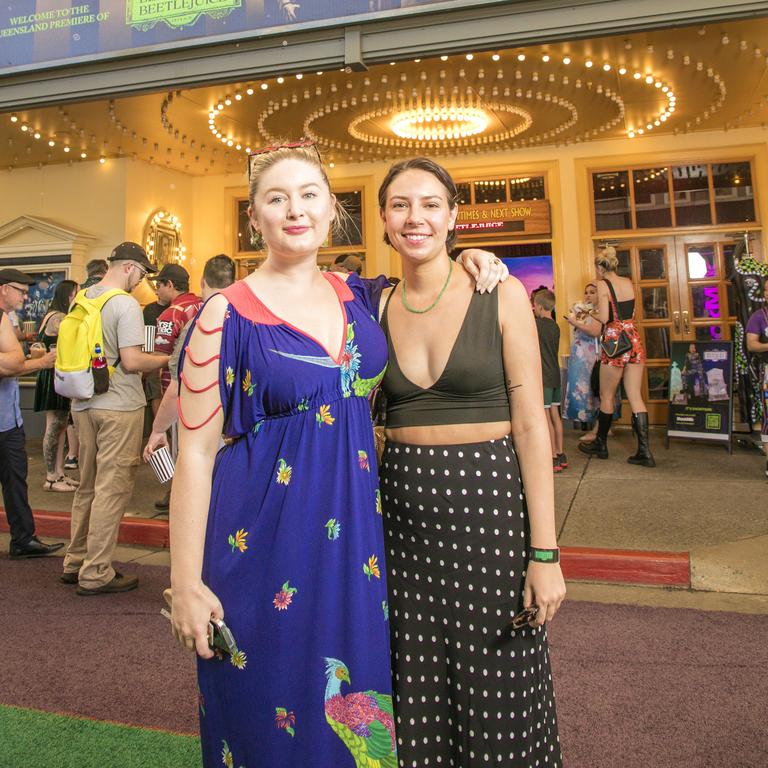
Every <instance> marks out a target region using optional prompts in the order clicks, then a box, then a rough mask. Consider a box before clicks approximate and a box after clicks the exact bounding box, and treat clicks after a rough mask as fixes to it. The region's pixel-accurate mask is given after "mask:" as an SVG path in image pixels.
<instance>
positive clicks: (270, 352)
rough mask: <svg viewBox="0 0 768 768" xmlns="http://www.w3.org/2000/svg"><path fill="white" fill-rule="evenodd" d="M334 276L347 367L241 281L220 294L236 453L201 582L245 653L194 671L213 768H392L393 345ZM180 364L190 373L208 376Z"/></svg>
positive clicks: (223, 374)
mask: <svg viewBox="0 0 768 768" xmlns="http://www.w3.org/2000/svg"><path fill="white" fill-rule="evenodd" d="M325 276H326V279H327V280H328V281H329V283H330V284H331V285H332V286H333V287H334V289H335V291H336V294H337V296H338V299H339V315H340V318H339V322H341V321H342V317H343V322H344V326H345V335H344V339H343V343H342V346H341V349H340V350H338V353H337V354H331V353H329V352H328V350H326V349H325V348H324V347H322V346H321V345H320V344H319V343H318V342H317V341H316V340H314V339H313V338H312V337H310V336H309V335H307V334H306V333H304V332H302V331H301V330H299V329H297V328H295V327H293V326H291V325H290V324H289V323H287V322H285V321H283V320H282V319H280V318H279V317H277V316H275V315H274V314H272V313H271V312H270V311H269V310H268V309H267V308H266V307H265V306H264V304H262V303H261V302H260V301H259V300H258V298H257V297H256V296H255V294H254V293H253V292H252V291H251V289H250V288H249V287H248V286H247V285H246V284H245V283H244V282H242V281H241V282H238V283H235V284H234V285H233V286H230V287H229V288H228V289H226V290H225V291H223V294H224V295H225V296H226V298H227V299H228V301H229V306H228V308H227V310H226V313H225V319H224V323H223V327H222V329H221V334H222V336H221V352H220V358H219V361H218V363H219V382H218V384H219V390H220V393H221V401H222V407H223V411H224V433H225V437H226V438H231V439H232V440H231V442H230V440H227V442H228V443H229V444H227V445H226V446H225V447H224V448H222V449H221V451H220V452H219V454H218V456H217V458H216V463H215V467H214V472H213V483H212V489H211V502H210V509H209V514H208V527H207V531H206V539H205V557H204V565H203V580H204V582H205V583H206V584H207V585H208V586H209V587H210V588H211V589H212V590H213V592H214V593H215V594H216V595H217V596H218V597H219V599H220V600H221V603H222V605H223V607H224V612H225V621H226V623H227V626H228V627H229V628H230V629H231V630H232V633H233V635H234V638H235V641H236V644H237V651H236V653H234V654H232V655H231V656H230V657H227V658H226V659H225V660H219V659H212V660H202V659H199V660H198V681H199V689H200V691H199V693H200V700H199V706H200V733H201V741H202V751H203V764H204V765H205V766H206V767H208V768H212V767H213V766H222V765H224V766H229V767H230V768H239V767H240V766H242V767H243V768H278V766H279V768H286V767H287V766H296V767H297V768H298V766H304V765H307V766H309V765H323V766H334V767H337V766H338V768H344V767H347V766H348V767H349V768H353V767H354V766H364V767H365V768H377V766H382V768H396V766H397V758H396V755H395V738H394V722H393V715H392V699H391V677H390V663H389V639H388V632H389V628H388V607H387V589H386V583H385V568H384V562H383V560H384V548H383V533H382V523H381V517H380V515H381V502H380V494H379V489H378V480H377V471H376V469H377V468H376V452H375V448H374V439H373V430H372V427H371V417H370V410H369V402H368V397H369V395H370V394H371V392H372V390H373V389H374V388H375V387H376V386H377V385H378V383H379V382H380V381H381V378H382V376H383V374H384V369H385V367H386V360H387V345H386V341H385V340H384V335H383V334H382V332H381V330H380V329H379V325H378V323H377V321H376V319H375V318H374V317H373V314H372V307H371V304H370V300H369V298H368V295H367V293H366V290H365V288H364V286H363V283H362V281H360V280H359V279H358V278H357V277H356V276H350V278H349V281H348V282H347V283H344V281H343V280H341V279H340V278H338V277H337V276H335V275H332V274H326V275H325ZM200 330H201V331H202V332H204V333H205V332H207V333H211V332H216V331H217V330H218V329H204V328H202V327H200ZM185 353H186V356H185V359H184V360H183V361H182V364H183V365H185V366H186V365H198V366H202V365H206V364H207V363H209V362H210V361H204V360H193V359H192V355H191V354H190V353H189V352H187V351H186V350H185ZM182 382H183V379H182Z"/></svg>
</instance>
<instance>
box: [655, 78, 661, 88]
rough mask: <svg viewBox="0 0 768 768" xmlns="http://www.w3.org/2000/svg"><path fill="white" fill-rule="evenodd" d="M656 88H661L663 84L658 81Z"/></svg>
mask: <svg viewBox="0 0 768 768" xmlns="http://www.w3.org/2000/svg"><path fill="white" fill-rule="evenodd" d="M654 86H655V87H656V88H661V83H660V82H659V81H658V80H657V81H656V82H655V83H654Z"/></svg>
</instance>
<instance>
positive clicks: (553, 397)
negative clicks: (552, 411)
mask: <svg viewBox="0 0 768 768" xmlns="http://www.w3.org/2000/svg"><path fill="white" fill-rule="evenodd" d="M561 400H562V397H561V394H560V387H544V407H545V408H549V406H550V405H560V401H561Z"/></svg>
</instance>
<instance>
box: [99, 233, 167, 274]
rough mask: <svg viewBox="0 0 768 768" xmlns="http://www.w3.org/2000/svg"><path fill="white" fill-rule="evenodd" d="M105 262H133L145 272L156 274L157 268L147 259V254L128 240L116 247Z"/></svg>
mask: <svg viewBox="0 0 768 768" xmlns="http://www.w3.org/2000/svg"><path fill="white" fill-rule="evenodd" d="M107 261H135V262H136V263H137V264H138V265H140V266H141V267H143V268H144V269H145V270H146V271H147V272H149V273H152V272H157V267H156V266H155V265H154V264H152V262H150V260H149V259H148V258H147V252H146V251H145V250H144V249H143V248H142V247H141V246H140V245H139V244H138V243H132V242H130V240H127V241H126V242H124V243H120V245H116V246H115V249H114V250H113V251H112V253H111V254H110V255H109V258H108V259H107Z"/></svg>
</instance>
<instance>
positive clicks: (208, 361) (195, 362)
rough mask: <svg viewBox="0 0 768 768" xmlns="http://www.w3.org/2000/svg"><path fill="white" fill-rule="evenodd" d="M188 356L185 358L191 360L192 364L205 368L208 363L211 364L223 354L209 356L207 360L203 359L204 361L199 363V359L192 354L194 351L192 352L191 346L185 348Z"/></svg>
mask: <svg viewBox="0 0 768 768" xmlns="http://www.w3.org/2000/svg"><path fill="white" fill-rule="evenodd" d="M185 352H186V357H185V360H189V362H190V363H192V365H195V366H197V367H198V368H204V367H205V366H206V365H209V364H210V363H212V362H213V361H214V360H218V359H219V358H220V357H221V355H214V356H213V357H209V358H208V359H207V360H203V361H202V362H200V363H198V362H197V360H195V358H194V357H193V356H192V352H190V349H189V346H187V347H186V348H185Z"/></svg>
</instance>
